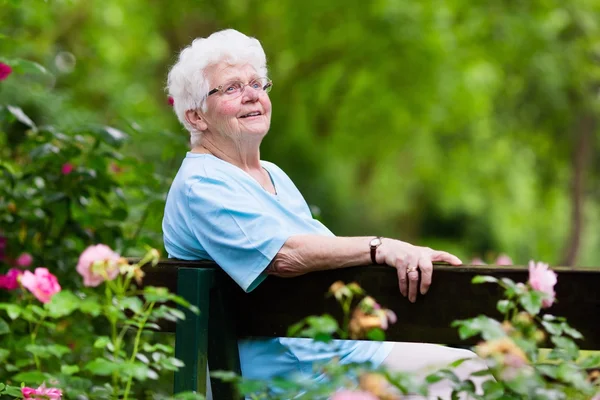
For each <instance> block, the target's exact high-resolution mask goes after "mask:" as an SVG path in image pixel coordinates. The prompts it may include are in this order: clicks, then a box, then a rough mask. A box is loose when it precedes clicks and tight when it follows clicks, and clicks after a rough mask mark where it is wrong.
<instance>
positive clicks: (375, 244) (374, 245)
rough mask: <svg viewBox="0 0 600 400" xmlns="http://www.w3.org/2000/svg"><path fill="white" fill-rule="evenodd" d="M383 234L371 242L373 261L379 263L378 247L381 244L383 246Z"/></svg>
mask: <svg viewBox="0 0 600 400" xmlns="http://www.w3.org/2000/svg"><path fill="white" fill-rule="evenodd" d="M381 239H382V237H381V236H377V237H376V238H374V239H372V240H371V242H370V243H369V246H370V247H371V261H372V262H373V264H378V263H377V257H376V255H377V248H378V247H379V246H381V243H382V242H381Z"/></svg>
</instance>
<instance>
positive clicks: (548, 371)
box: [536, 364, 558, 379]
mask: <svg viewBox="0 0 600 400" xmlns="http://www.w3.org/2000/svg"><path fill="white" fill-rule="evenodd" d="M557 368H558V365H554V364H540V365H538V366H536V369H537V370H538V371H539V372H540V373H541V374H543V375H545V376H548V377H550V378H552V379H556V369H557Z"/></svg>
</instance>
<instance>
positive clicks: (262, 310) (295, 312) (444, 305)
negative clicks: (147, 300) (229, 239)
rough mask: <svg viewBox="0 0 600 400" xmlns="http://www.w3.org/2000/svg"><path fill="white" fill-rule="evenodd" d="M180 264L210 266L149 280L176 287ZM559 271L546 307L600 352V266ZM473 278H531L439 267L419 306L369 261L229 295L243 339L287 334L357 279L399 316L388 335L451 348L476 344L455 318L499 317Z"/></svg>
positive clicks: (515, 271) (230, 287)
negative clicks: (463, 337) (335, 288)
mask: <svg viewBox="0 0 600 400" xmlns="http://www.w3.org/2000/svg"><path fill="white" fill-rule="evenodd" d="M178 266H185V267H192V268H211V267H216V266H215V265H214V264H211V263H207V262H181V261H166V262H161V263H160V264H159V266H157V267H156V269H154V270H147V273H148V277H147V280H146V282H145V283H146V284H149V283H150V282H155V283H154V284H161V286H167V287H169V288H170V289H172V290H173V289H174V288H175V286H173V282H172V281H171V279H172V277H173V275H172V270H173V269H176V268H177V267H178ZM553 270H555V271H557V273H558V284H557V286H556V291H557V298H558V302H557V303H555V305H553V306H552V307H551V308H550V309H549V310H548V312H549V313H551V314H554V315H559V316H566V317H567V318H568V321H569V323H570V324H571V325H572V326H573V327H575V328H577V329H578V330H580V331H581V332H582V333H583V334H584V336H585V340H584V341H580V342H579V344H580V346H581V347H582V348H585V349H600V312H599V311H600V290H598V289H599V288H600V271H599V270H593V269H587V268H586V269H570V268H553ZM475 275H494V276H497V277H509V278H511V279H513V280H515V281H517V282H526V281H527V278H528V271H527V269H526V268H525V267H489V266H477V267H452V266H446V265H436V266H435V267H434V277H433V284H432V286H431V288H430V290H429V293H428V294H427V295H425V296H419V297H418V299H417V302H416V303H415V304H412V303H410V302H409V301H408V300H407V299H406V298H404V297H402V296H401V295H400V293H399V290H398V283H397V282H398V279H397V277H396V271H395V269H393V268H389V267H385V266H368V267H355V268H345V269H339V270H333V271H324V272H313V273H310V274H306V275H303V276H300V277H296V278H288V279H284V278H275V277H269V278H267V280H266V281H265V282H263V283H262V284H261V285H259V287H258V288H257V289H255V290H254V291H253V292H251V293H244V292H243V291H242V290H241V289H239V287H237V286H236V285H235V283H234V282H233V281H231V280H228V281H227V283H226V286H227V287H226V289H225V290H226V291H225V293H229V296H231V298H232V299H233V301H232V304H233V305H234V307H236V325H237V334H238V336H239V337H247V336H286V333H287V328H288V327H289V326H290V325H292V324H294V323H295V322H297V321H299V320H300V319H302V318H303V317H305V316H308V315H320V314H323V313H326V312H327V313H330V314H333V315H334V316H336V317H339V316H340V314H339V312H338V309H339V307H338V306H337V304H336V303H335V302H334V301H333V300H332V299H330V298H325V293H326V292H327V290H328V288H329V286H330V285H331V283H333V282H334V281H336V280H342V281H344V282H347V283H349V282H353V281H355V282H357V283H359V284H360V285H361V286H362V287H363V288H364V289H365V290H366V291H367V292H368V293H369V294H370V295H372V296H373V297H374V298H375V299H376V300H377V301H378V302H379V303H380V304H382V305H383V306H384V307H386V308H390V309H392V310H394V311H395V312H396V314H397V315H398V319H399V320H398V323H396V324H394V325H392V326H391V327H390V329H389V330H388V331H387V333H386V335H387V339H388V340H392V341H406V342H430V343H444V344H451V345H464V344H472V343H474V342H475V341H476V339H473V340H471V341H467V342H464V341H460V340H459V339H458V336H457V330H456V329H455V328H452V327H450V324H451V322H452V321H453V320H456V319H464V318H471V317H475V316H477V315H479V314H485V315H488V316H491V317H495V318H500V315H499V313H498V312H497V311H496V302H497V301H498V300H499V299H500V298H501V297H500V295H501V293H500V291H499V289H498V288H497V286H496V285H494V284H483V285H473V284H471V280H472V278H473V277H474V276H475Z"/></svg>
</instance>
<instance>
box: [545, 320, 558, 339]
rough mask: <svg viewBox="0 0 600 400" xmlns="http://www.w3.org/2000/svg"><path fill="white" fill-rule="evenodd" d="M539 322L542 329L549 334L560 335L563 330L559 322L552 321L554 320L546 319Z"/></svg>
mask: <svg viewBox="0 0 600 400" xmlns="http://www.w3.org/2000/svg"><path fill="white" fill-rule="evenodd" d="M541 324H542V326H543V327H544V329H545V330H546V332H548V333H549V334H550V335H552V336H560V335H562V331H563V330H562V326H561V324H558V323H554V322H547V321H542V322H541Z"/></svg>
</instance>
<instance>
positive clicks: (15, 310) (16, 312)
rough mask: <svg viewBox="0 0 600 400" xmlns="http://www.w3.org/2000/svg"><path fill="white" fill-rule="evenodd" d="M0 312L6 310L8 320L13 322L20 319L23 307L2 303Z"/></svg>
mask: <svg viewBox="0 0 600 400" xmlns="http://www.w3.org/2000/svg"><path fill="white" fill-rule="evenodd" d="M0 310H5V311H6V314H7V315H8V318H10V319H12V320H13V321H14V320H15V319H17V318H19V316H20V315H21V307H20V306H18V305H17V304H7V303H2V304H0Z"/></svg>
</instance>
